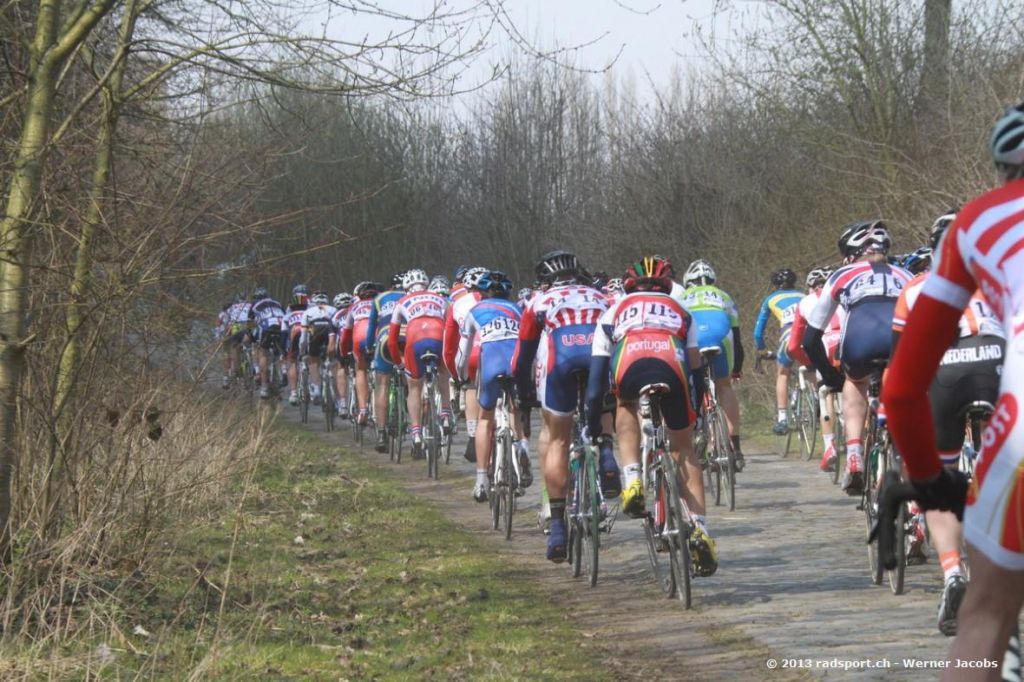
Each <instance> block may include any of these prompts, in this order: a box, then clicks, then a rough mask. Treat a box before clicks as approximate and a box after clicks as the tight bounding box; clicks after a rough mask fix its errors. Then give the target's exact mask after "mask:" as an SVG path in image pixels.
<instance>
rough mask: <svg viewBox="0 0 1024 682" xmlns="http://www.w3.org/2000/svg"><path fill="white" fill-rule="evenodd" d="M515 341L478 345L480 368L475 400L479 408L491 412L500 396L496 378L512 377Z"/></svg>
mask: <svg viewBox="0 0 1024 682" xmlns="http://www.w3.org/2000/svg"><path fill="white" fill-rule="evenodd" d="M515 352H516V340H515V339H505V340H503V341H488V342H487V343H481V344H480V368H479V372H478V373H477V382H478V383H477V391H478V394H477V400H478V401H479V403H480V407H482V408H483V409H485V410H493V409H494V407H495V406H496V405H497V404H498V398H499V397H500V396H501V385H500V384H499V383H498V376H500V375H502V374H504V375H506V376H512V355H513V354H514V353H515Z"/></svg>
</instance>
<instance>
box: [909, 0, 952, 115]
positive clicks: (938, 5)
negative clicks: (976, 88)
mask: <svg viewBox="0 0 1024 682" xmlns="http://www.w3.org/2000/svg"><path fill="white" fill-rule="evenodd" d="M952 4H953V0H925V3H924V63H923V65H922V67H921V88H920V90H919V91H918V96H917V103H916V104H917V106H916V112H915V113H916V114H917V118H918V121H919V123H920V124H921V125H922V126H923V127H924V128H925V129H926V130H929V129H934V128H935V126H936V124H937V123H938V122H939V121H940V119H941V118H942V110H943V107H944V106H945V103H946V100H947V98H948V96H949V16H950V12H951V11H952Z"/></svg>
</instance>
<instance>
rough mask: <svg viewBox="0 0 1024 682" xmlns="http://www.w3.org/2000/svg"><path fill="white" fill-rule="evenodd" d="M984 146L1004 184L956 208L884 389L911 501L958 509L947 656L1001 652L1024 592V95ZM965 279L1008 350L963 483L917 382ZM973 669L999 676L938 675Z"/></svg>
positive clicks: (936, 355) (945, 341)
mask: <svg viewBox="0 0 1024 682" xmlns="http://www.w3.org/2000/svg"><path fill="white" fill-rule="evenodd" d="M990 145H991V152H992V158H993V160H994V162H995V165H996V169H997V171H998V172H999V175H1000V177H1001V179H1002V181H1003V185H1002V186H1001V187H998V188H996V189H994V190H992V191H989V192H987V193H985V194H983V195H981V196H980V197H978V198H977V199H975V200H973V201H971V202H970V203H968V204H967V205H966V206H964V207H963V208H962V209H961V210H960V212H959V213H958V214H957V217H956V219H955V220H954V221H953V223H952V224H951V225H950V226H949V229H948V230H947V231H946V233H945V235H944V236H943V237H942V239H941V241H940V243H939V246H938V252H939V256H938V258H937V259H936V265H935V268H934V269H933V271H932V273H931V275H929V277H928V279H927V280H926V281H925V283H924V285H923V286H922V288H921V292H920V294H919V295H918V298H917V302H916V303H915V305H914V308H913V310H912V311H911V313H910V316H909V317H908V318H907V322H906V327H905V329H904V331H903V333H902V334H901V339H900V343H899V347H898V348H897V351H896V354H895V357H894V358H893V362H892V365H891V367H890V371H889V376H888V378H887V382H886V386H885V389H884V392H883V397H884V400H885V403H886V407H887V409H888V412H889V420H890V428H891V432H892V436H893V439H894V441H895V444H896V447H897V448H898V449H899V451H900V452H901V454H902V455H903V461H904V464H905V466H906V471H907V473H908V475H909V478H910V482H911V484H912V485H913V487H914V490H915V497H916V499H917V501H918V503H919V505H920V506H921V508H923V509H925V510H931V509H942V510H950V511H953V512H954V513H956V515H957V516H958V517H961V516H962V517H963V521H964V535H965V537H966V539H967V543H968V553H969V555H970V557H971V587H970V589H969V590H967V595H966V596H965V598H964V601H963V604H962V605H961V607H960V612H959V614H958V618H957V620H958V627H957V637H956V640H955V641H954V642H953V646H952V648H951V649H950V653H949V657H950V660H951V661H964V660H966V661H998V660H1001V659H1002V657H1003V651H1004V649H1005V648H1006V642H1007V640H1008V639H1009V635H1010V631H1011V629H1012V628H1013V627H1014V626H1015V625H1016V623H1017V619H1018V616H1019V614H1020V609H1021V604H1022V602H1024V533H1022V530H1024V524H1022V523H1021V518H1022V517H1024V495H1022V494H1021V489H1020V485H1021V482H1020V471H1021V460H1022V459H1024V441H1022V438H1024V433H1022V428H1021V424H1022V421H1021V420H1020V419H1019V411H1020V408H1019V406H1020V401H1021V388H1020V383H1021V377H1022V376H1024V369H1022V362H1024V352H1022V351H1024V334H1022V332H1024V327H1022V325H1021V320H1022V319H1024V318H1022V313H1024V306H1022V301H1024V281H1022V280H1021V273H1022V272H1024V222H1022V210H1024V103H1022V104H1020V105H1018V106H1016V107H1013V108H1011V109H1008V110H1007V111H1006V113H1005V114H1004V115H1003V116H1002V117H1001V118H1000V119H999V120H998V121H997V122H996V124H995V126H994V128H993V132H992V136H991V143H990ZM976 289H980V290H981V292H982V293H983V294H984V295H985V297H986V299H987V300H988V303H989V304H990V306H991V307H992V310H993V311H994V312H995V314H996V316H997V317H998V318H999V319H1000V320H1001V321H1002V324H1003V329H1004V333H1005V334H1006V351H1007V352H1006V360H1005V364H1004V366H1003V375H1002V376H1003V378H1004V380H1003V382H1002V385H1001V386H1000V395H999V399H998V402H997V403H996V410H995V414H994V415H993V417H992V420H991V422H990V423H989V426H988V428H987V429H986V431H985V435H984V447H983V449H982V454H981V457H980V459H979V461H978V462H977V464H976V466H975V480H974V481H972V482H971V486H970V491H969V492H968V489H967V480H966V477H965V476H963V475H962V474H960V473H957V472H951V471H949V470H948V469H945V468H944V467H943V466H942V460H941V459H940V458H939V456H938V444H937V442H936V438H935V434H934V432H933V430H932V424H933V416H932V409H931V408H930V406H929V402H928V391H929V388H930V386H931V385H932V380H933V378H934V377H935V375H936V370H937V369H938V368H939V365H940V362H941V361H942V359H943V358H944V356H945V355H946V352H947V350H948V348H949V345H950V344H951V343H952V342H954V341H955V340H956V337H957V335H958V334H957V331H958V328H959V322H960V319H961V317H962V315H963V311H964V309H965V308H966V307H967V306H968V305H969V304H972V302H971V298H972V296H973V294H974V291H975V290H976ZM965 501H966V514H965V513H964V512H965ZM953 670H956V672H955V673H954V672H952V671H953ZM983 678H985V679H989V678H993V679H998V672H993V670H992V669H975V670H968V669H960V668H952V667H951V668H949V669H947V670H946V672H945V674H944V677H943V679H948V680H952V679H983Z"/></svg>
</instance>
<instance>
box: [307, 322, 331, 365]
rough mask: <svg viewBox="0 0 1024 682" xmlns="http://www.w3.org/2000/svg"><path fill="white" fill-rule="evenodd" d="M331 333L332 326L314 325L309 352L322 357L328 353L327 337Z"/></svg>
mask: <svg viewBox="0 0 1024 682" xmlns="http://www.w3.org/2000/svg"><path fill="white" fill-rule="evenodd" d="M330 335H331V328H330V327H329V326H327V325H324V326H322V327H313V330H312V332H311V333H310V336H309V354H310V355H312V356H313V357H322V356H324V355H326V354H327V339H328V337H329V336H330Z"/></svg>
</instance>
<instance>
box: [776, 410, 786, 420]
mask: <svg viewBox="0 0 1024 682" xmlns="http://www.w3.org/2000/svg"><path fill="white" fill-rule="evenodd" d="M778 413H779V421H780V422H784V421H786V410H785V408H782V409H779V410H778Z"/></svg>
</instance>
